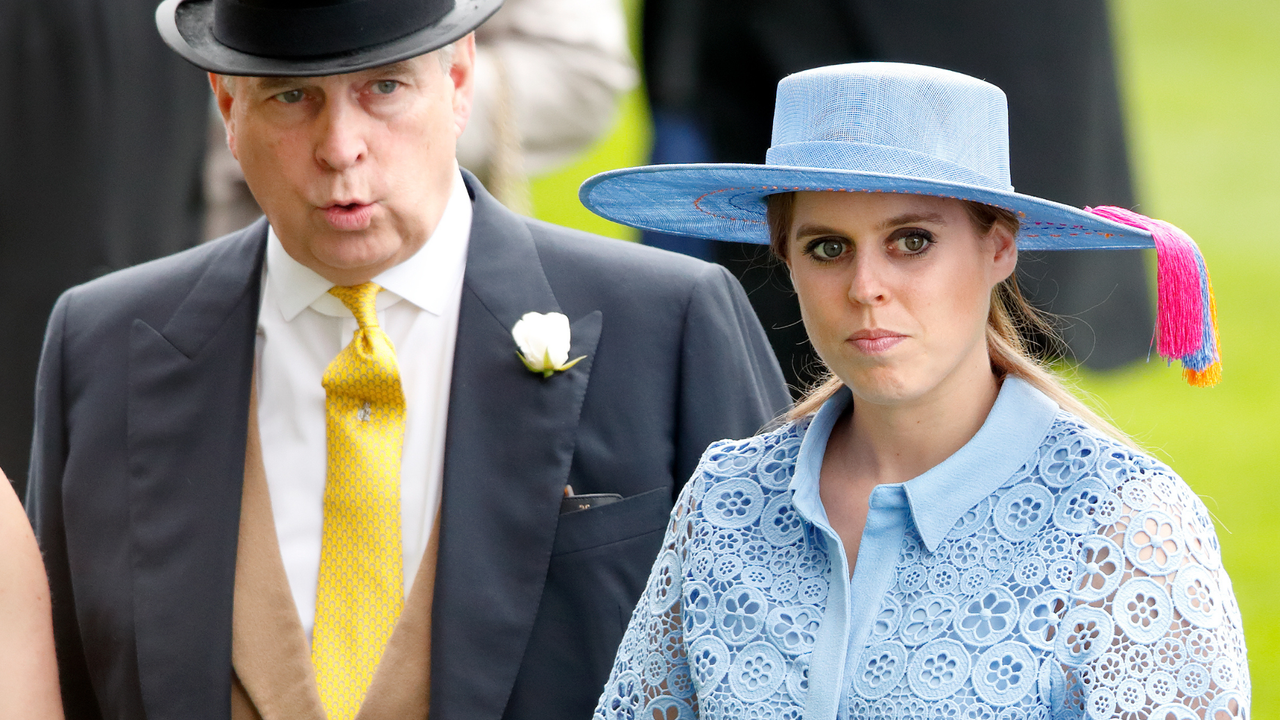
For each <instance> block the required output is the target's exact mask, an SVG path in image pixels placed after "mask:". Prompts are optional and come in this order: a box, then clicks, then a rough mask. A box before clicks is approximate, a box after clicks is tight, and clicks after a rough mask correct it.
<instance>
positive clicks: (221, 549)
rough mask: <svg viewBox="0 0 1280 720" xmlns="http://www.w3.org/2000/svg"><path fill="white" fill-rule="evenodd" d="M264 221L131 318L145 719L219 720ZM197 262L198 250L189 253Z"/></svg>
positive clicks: (130, 426)
mask: <svg viewBox="0 0 1280 720" xmlns="http://www.w3.org/2000/svg"><path fill="white" fill-rule="evenodd" d="M265 242H266V223H265V221H260V222H259V223H256V224H255V225H253V226H251V227H249V228H247V229H246V230H245V231H244V232H243V233H241V235H240V236H238V237H236V238H233V239H230V240H227V241H224V242H221V243H219V244H218V245H217V246H213V247H210V248H208V249H207V250H208V252H209V253H210V255H209V256H208V257H206V258H204V259H203V263H202V265H201V266H202V267H203V274H202V275H200V277H199V279H198V280H196V282H195V284H194V285H193V286H192V288H191V290H190V292H189V293H188V294H187V296H186V297H185V298H184V299H183V300H182V302H181V303H179V305H178V307H177V309H176V310H175V311H174V314H173V316H172V317H171V318H170V319H169V320H168V321H167V322H166V324H165V325H164V326H163V327H162V328H160V329H156V328H154V327H152V326H151V325H149V324H147V323H146V322H144V321H142V320H140V319H139V320H135V321H134V324H133V328H132V335H131V337H130V356H129V387H128V408H127V414H128V423H127V447H128V457H129V475H130V483H131V484H130V508H131V510H130V528H131V552H132V565H133V598H134V629H135V633H136V640H137V651H138V673H139V679H140V683H141V690H142V698H143V703H144V706H145V708H146V711H147V717H148V718H151V719H152V720H159V719H161V718H196V717H227V715H228V713H229V712H230V709H229V698H230V670H231V609H232V597H233V595H232V593H233V587H234V582H235V566H236V538H237V533H238V526H239V515H240V498H241V486H242V482H243V472H244V457H245V438H246V435H247V427H246V422H247V419H248V403H249V387H250V381H251V379H252V372H253V357H254V337H255V333H254V328H255V326H256V319H257V316H258V293H259V286H260V284H261V283H260V279H261V274H262V273H261V271H262V255H263V248H264V247H265ZM197 252H198V251H197Z"/></svg>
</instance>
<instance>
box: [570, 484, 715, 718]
mask: <svg viewBox="0 0 1280 720" xmlns="http://www.w3.org/2000/svg"><path fill="white" fill-rule="evenodd" d="M700 474H701V473H700V472H695V473H694V479H693V481H692V482H690V483H688V484H687V485H686V486H685V488H684V491H683V492H681V494H680V498H679V500H677V502H676V506H675V508H674V509H673V510H672V511H671V521H670V523H669V524H668V525H667V534H666V537H665V538H664V539H663V542H662V551H661V552H659V554H658V559H657V560H656V561H655V562H654V564H653V571H652V572H651V573H650V574H649V582H648V584H647V585H646V587H645V591H644V594H643V595H641V596H640V600H639V602H637V603H636V609H635V612H634V613H633V614H632V615H631V622H630V624H628V625H627V632H626V634H625V635H623V638H622V645H621V646H619V648H618V654H617V656H616V658H615V660H614V663H613V670H612V671H611V672H610V673H609V681H608V682H607V683H606V684H605V687H604V692H603V694H602V695H601V696H600V702H599V704H598V705H597V707H596V712H595V720H634V719H635V718H645V720H686V719H690V720H691V719H692V718H694V717H696V715H697V714H696V706H697V701H696V699H695V698H694V688H693V680H692V678H691V676H690V674H689V662H688V656H687V655H686V653H685V648H684V630H683V628H682V622H683V601H682V597H681V596H682V588H681V585H682V577H683V575H684V573H683V570H682V568H683V566H684V564H685V562H686V561H687V560H688V558H687V557H686V554H687V550H686V547H687V544H688V541H689V538H690V537H691V536H692V532H693V530H692V524H691V522H690V518H691V515H692V510H693V508H694V507H695V506H696V502H697V496H698V494H699V492H700V488H701V486H702V482H701V481H700Z"/></svg>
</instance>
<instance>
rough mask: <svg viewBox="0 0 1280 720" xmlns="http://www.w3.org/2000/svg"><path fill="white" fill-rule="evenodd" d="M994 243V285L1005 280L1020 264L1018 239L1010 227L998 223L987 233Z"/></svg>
mask: <svg viewBox="0 0 1280 720" xmlns="http://www.w3.org/2000/svg"><path fill="white" fill-rule="evenodd" d="M987 237H988V238H989V239H990V240H991V243H992V251H993V253H994V254H993V256H992V272H993V278H992V280H994V282H993V283H992V284H993V285H995V284H997V283H1000V282H1003V281H1004V280H1005V279H1006V278H1008V277H1009V276H1010V275H1012V274H1013V270H1014V268H1016V267H1017V266H1018V241H1017V238H1015V237H1014V235H1013V233H1012V232H1010V230H1009V228H1007V227H1005V226H1004V225H1001V224H1000V223H996V224H995V225H993V226H992V227H991V230H990V231H989V232H988V233H987Z"/></svg>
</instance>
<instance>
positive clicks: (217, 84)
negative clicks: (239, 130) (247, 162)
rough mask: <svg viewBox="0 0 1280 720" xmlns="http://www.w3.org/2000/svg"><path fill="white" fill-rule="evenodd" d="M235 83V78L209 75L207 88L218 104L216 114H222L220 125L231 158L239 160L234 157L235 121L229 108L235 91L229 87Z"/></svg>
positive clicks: (234, 100)
mask: <svg viewBox="0 0 1280 720" xmlns="http://www.w3.org/2000/svg"><path fill="white" fill-rule="evenodd" d="M236 81H237V79H235V78H229V77H224V76H222V75H219V74H217V73H209V87H210V88H212V89H213V99H214V100H215V101H216V102H217V104H218V112H220V113H222V125H223V127H225V128H226V130H227V147H228V148H230V150H231V156H232V157H234V158H235V159H236V160H239V159H240V157H239V156H238V155H236V130H235V119H234V115H232V113H231V108H232V106H233V105H235V102H236V97H235V91H236V90H237V88H234V87H232V86H231V85H232V84H233V83H235V82H236Z"/></svg>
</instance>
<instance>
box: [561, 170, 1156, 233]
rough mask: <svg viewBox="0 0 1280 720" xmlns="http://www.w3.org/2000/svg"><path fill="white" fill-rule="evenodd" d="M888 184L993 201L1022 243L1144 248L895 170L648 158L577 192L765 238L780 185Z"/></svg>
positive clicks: (671, 224)
mask: <svg viewBox="0 0 1280 720" xmlns="http://www.w3.org/2000/svg"><path fill="white" fill-rule="evenodd" d="M806 191H813V192H828V191H835V192H889V193H905V194H912V195H932V196H935V197H946V198H955V199H958V200H970V201H973V202H978V203H983V204H986V205H993V206H995V207H1000V208H1004V209H1006V210H1009V211H1011V212H1013V213H1014V214H1015V215H1016V216H1017V218H1018V221H1019V230H1018V238H1017V241H1018V247H1019V248H1020V249H1023V250H1088V249H1094V250H1113V249H1125V248H1150V247H1154V246H1155V243H1154V241H1153V240H1152V238H1151V234H1150V233H1149V232H1147V231H1145V230H1140V229H1137V228H1133V227H1129V226H1127V225H1121V224H1119V223H1116V222H1112V221H1111V220H1107V219H1104V218H1101V217H1098V216H1097V215H1093V214H1092V213H1088V212H1085V211H1083V210H1080V209H1078V208H1074V207H1071V206H1069V205H1063V204H1061V203H1056V202H1053V201H1051V200H1045V199H1043V198H1038V197H1035V196H1033V195H1023V194H1021V193H1017V192H1013V191H1012V190H1010V191H1003V190H994V189H991V188H985V187H979V186H977V185H969V184H965V183H955V182H945V181H939V180H928V179H922V178H916V177H905V176H901V175H889V174H884V173H871V172H862V171H857V170H838V169H830V168H806V167H791V166H778V165H750V164H738V163H699V164H687V165H650V166H646V167H636V168H624V169H621V170H611V171H609V172H605V173H601V174H599V175H596V176H594V177H591V178H588V179H587V181H586V182H584V183H583V184H582V188H581V189H580V190H579V192H578V196H579V198H580V199H581V201H582V204H583V205H585V206H587V208H588V209H590V210H591V211H592V212H594V213H596V214H597V215H600V216H601V217H604V218H607V219H609V220H613V221H614V222H618V223H622V224H624V225H630V226H632V227H637V228H640V229H642V230H653V231H656V232H663V233H671V234H675V235H689V236H693V237H701V238H710V239H712V240H727V241H733V242H744V243H755V244H761V245H763V244H768V242H769V231H768V223H767V221H766V217H765V198H766V197H767V196H769V195H776V194H779V193H784V192H806Z"/></svg>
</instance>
